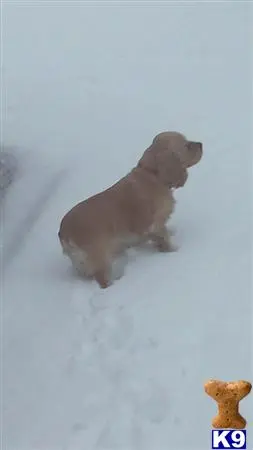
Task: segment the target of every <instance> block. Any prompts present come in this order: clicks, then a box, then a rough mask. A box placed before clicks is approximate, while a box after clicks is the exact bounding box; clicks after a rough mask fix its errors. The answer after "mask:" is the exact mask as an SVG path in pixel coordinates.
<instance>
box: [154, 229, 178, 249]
mask: <svg viewBox="0 0 253 450" xmlns="http://www.w3.org/2000/svg"><path fill="white" fill-rule="evenodd" d="M150 239H151V240H152V242H154V244H155V246H156V248H157V250H158V251H159V252H175V251H176V250H177V247H176V246H175V245H173V244H172V243H171V234H170V233H169V231H168V229H167V228H166V226H165V225H163V226H162V227H161V228H159V229H157V230H156V231H154V232H152V233H151V235H150Z"/></svg>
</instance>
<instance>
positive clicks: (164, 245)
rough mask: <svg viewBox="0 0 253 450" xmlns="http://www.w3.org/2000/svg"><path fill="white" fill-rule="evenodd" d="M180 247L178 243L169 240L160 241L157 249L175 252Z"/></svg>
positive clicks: (164, 251)
mask: <svg viewBox="0 0 253 450" xmlns="http://www.w3.org/2000/svg"><path fill="white" fill-rule="evenodd" d="M178 248H179V247H178V246H177V245H176V244H172V243H171V242H167V241H163V242H159V244H158V245H157V250H158V251H159V252H161V253H173V252H176V251H177V250H178Z"/></svg>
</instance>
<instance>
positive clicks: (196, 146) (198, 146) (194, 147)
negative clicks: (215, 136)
mask: <svg viewBox="0 0 253 450" xmlns="http://www.w3.org/2000/svg"><path fill="white" fill-rule="evenodd" d="M187 147H188V150H190V151H194V152H199V151H200V152H202V151H203V148H202V147H203V144H202V142H195V141H189V142H188V146H187Z"/></svg>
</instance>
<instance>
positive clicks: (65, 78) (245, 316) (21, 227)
mask: <svg viewBox="0 0 253 450" xmlns="http://www.w3.org/2000/svg"><path fill="white" fill-rule="evenodd" d="M2 8H3V11H2V12H3V16H2V46H3V73H2V75H3V78H2V82H3V84H2V95H3V98H2V108H3V109H2V112H3V115H2V121H3V122H2V124H3V135H2V141H3V144H4V145H7V146H11V147H13V148H15V149H16V150H15V154H16V155H17V156H18V160H19V163H20V166H19V173H18V177H17V179H16V180H15V181H14V183H13V184H12V185H11V186H10V187H9V190H8V193H7V195H6V198H5V214H4V229H3V239H4V250H5V251H4V253H3V269H4V273H3V279H4V292H3V295H2V299H3V301H2V326H3V328H2V338H3V339H2V375H3V379H2V388H3V389H2V394H3V396H2V412H3V421H2V431H3V435H2V439H3V449H6V450H104V449H107V450H115V449H117V450H118V449H120V450H185V449H187V450H188V449H191V450H208V449H210V448H211V444H210V439H211V436H210V435H211V419H212V417H213V416H214V415H215V413H216V405H215V403H214V401H212V399H210V398H209V397H208V396H207V395H206V394H205V393H204V390H203V385H204V382H205V381H206V380H207V379H209V378H219V379H224V380H236V379H246V380H249V381H250V380H252V353H251V350H252V341H251V337H252V336H251V331H252V285H251V276H252V259H251V258H252V228H251V227H252V224H251V215H250V213H251V206H252V203H251V202H252V197H251V194H252V153H251V152H252V141H251V120H252V96H251V75H252V72H251V64H252V58H251V55H252V54H251V51H252V44H251V40H250V29H251V27H252V4H251V3H250V2H235V1H231V2H229V1H226V2H212V3H211V2H209V3H206V2H195V3H191V2H190V1H187V2H174V3H173V2H167V3H166V2H159V1H157V2H156V3H155V2H153V3H152V2H135V3H133V2H128V3H126V2H121V3H115V2H111V3H107V2H100V3H99V2H97V3H94V2H93V3H92V2H76V1H73V2H63V1H57V2H54V1H51V2H46V1H44V2H28V1H26V2H24V1H23V0H19V1H17V2H16V1H4V2H3V5H2ZM166 129H169V130H178V131H182V132H183V133H185V134H186V135H187V136H189V138H192V139H195V138H196V139H198V140H201V141H203V143H204V157H203V160H202V162H201V163H200V164H199V165H198V166H196V167H195V168H192V170H191V171H190V177H189V180H188V182H187V184H186V186H185V187H184V188H183V189H181V190H178V192H177V194H176V195H177V200H178V203H177V208H176V212H175V214H174V216H173V219H172V224H173V225H174V227H175V228H176V236H175V240H176V242H177V244H178V245H179V246H180V248H179V250H178V252H177V253H173V254H169V255H168V254H158V253H155V252H154V253H151V252H150V251H147V252H144V251H143V252H140V253H137V254H136V253H133V252H132V253H131V255H130V259H129V262H128V265H127V267H126V272H125V276H124V277H123V278H122V279H121V280H119V281H117V282H115V284H114V285H113V286H112V287H110V288H109V289H107V290H101V289H99V287H98V286H97V285H96V284H95V282H94V283H93V282H92V283H88V282H85V281H82V280H80V279H78V278H76V277H74V276H73V273H72V271H71V269H70V266H69V262H68V261H67V260H66V259H64V257H63V256H62V253H61V249H60V246H59V243H58V238H57V232H58V226H59V222H60V219H61V217H62V216H63V214H64V213H65V212H66V211H67V210H68V209H69V208H70V207H72V206H73V205H74V204H75V203H77V202H78V201H80V200H82V199H84V198H86V197H88V196H89V195H91V194H94V193H96V192H98V191H99V190H101V189H104V188H105V187H107V186H109V185H110V184H112V183H113V182H114V181H116V180H117V179H119V178H120V177H121V176H123V175H124V174H125V173H127V171H128V170H129V169H130V168H131V167H133V165H134V164H135V163H136V161H137V159H138V158H139V157H140V155H141V154H142V152H143V151H144V149H145V148H146V147H147V146H148V145H149V144H150V141H151V139H152V138H153V137H154V135H155V134H157V133H158V132H160V131H164V130H166ZM252 411H253V409H252V394H250V396H248V397H247V398H246V399H245V400H243V401H242V403H241V412H242V414H243V415H244V416H245V417H246V419H247V420H248V421H249V422H250V424H249V427H248V434H250V432H252V423H253V422H252V420H253V413H252ZM250 438H251V436H250V435H249V439H250Z"/></svg>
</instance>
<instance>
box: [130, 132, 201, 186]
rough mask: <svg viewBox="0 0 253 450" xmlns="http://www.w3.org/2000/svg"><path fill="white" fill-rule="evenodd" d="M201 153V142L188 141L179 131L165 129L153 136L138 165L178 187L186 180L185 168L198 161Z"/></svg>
mask: <svg viewBox="0 0 253 450" xmlns="http://www.w3.org/2000/svg"><path fill="white" fill-rule="evenodd" d="M202 153H203V149H202V143H201V142H195V141H188V140H187V139H186V137H185V136H184V135H183V134H181V133H177V132H172V131H166V132H164V133H160V134H158V135H157V136H156V137H155V138H154V140H153V142H152V144H151V146H150V147H149V148H148V149H147V150H146V151H145V152H144V154H143V156H142V158H141V159H140V161H139V163H138V167H141V168H143V169H145V170H147V171H149V172H152V173H153V174H154V175H156V176H157V177H158V178H159V179H160V180H161V182H162V183H164V184H166V185H167V186H168V187H170V188H179V187H181V186H183V185H184V184H185V182H186V180H187V177H188V173H187V169H188V168H189V167H191V166H193V165H195V164H197V163H198V162H199V161H200V159H201V157H202Z"/></svg>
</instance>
